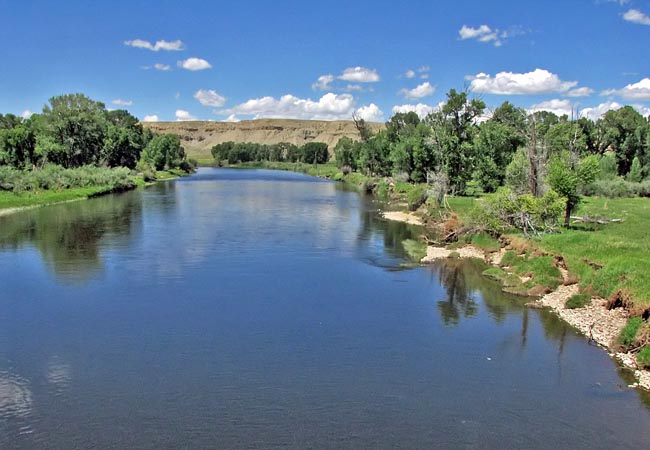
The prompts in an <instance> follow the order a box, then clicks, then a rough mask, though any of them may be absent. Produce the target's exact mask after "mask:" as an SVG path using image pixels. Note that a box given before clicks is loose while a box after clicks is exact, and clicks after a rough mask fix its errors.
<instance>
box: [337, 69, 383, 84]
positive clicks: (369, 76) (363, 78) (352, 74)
mask: <svg viewBox="0 0 650 450" xmlns="http://www.w3.org/2000/svg"><path fill="white" fill-rule="evenodd" d="M338 79H339V80H345V81H353V82H356V83H376V82H377V81H379V79H380V78H379V74H378V73H377V71H376V70H375V69H367V68H365V67H360V66H357V67H348V68H347V69H345V70H344V71H343V73H342V74H341V75H339V76H338Z"/></svg>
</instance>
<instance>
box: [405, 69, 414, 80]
mask: <svg viewBox="0 0 650 450" xmlns="http://www.w3.org/2000/svg"><path fill="white" fill-rule="evenodd" d="M404 76H405V77H406V78H408V79H409V80H410V79H411V78H415V70H407V71H406V73H405V74H404Z"/></svg>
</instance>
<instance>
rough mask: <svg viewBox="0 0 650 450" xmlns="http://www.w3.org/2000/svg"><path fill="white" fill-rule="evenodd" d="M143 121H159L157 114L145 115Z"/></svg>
mask: <svg viewBox="0 0 650 450" xmlns="http://www.w3.org/2000/svg"><path fill="white" fill-rule="evenodd" d="M142 121H143V122H158V121H159V119H158V116H157V115H156V114H151V115H149V116H144V119H142Z"/></svg>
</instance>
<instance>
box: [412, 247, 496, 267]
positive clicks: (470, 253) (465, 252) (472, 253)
mask: <svg viewBox="0 0 650 450" xmlns="http://www.w3.org/2000/svg"><path fill="white" fill-rule="evenodd" d="M452 254H455V255H457V256H458V257H459V258H479V259H483V260H484V259H485V255H484V254H483V252H482V251H480V250H479V249H478V248H476V247H474V246H473V245H466V246H464V247H461V248H458V249H454V250H450V249H448V248H446V247H436V246H434V245H429V246H428V247H427V256H425V257H424V258H422V260H421V262H423V263H430V262H433V261H436V260H438V259H446V258H449V257H450V256H451V255H452Z"/></svg>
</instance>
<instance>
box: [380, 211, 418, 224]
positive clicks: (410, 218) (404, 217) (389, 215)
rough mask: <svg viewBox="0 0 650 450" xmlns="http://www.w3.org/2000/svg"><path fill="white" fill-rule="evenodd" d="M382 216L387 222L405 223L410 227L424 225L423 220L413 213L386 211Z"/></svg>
mask: <svg viewBox="0 0 650 450" xmlns="http://www.w3.org/2000/svg"><path fill="white" fill-rule="evenodd" d="M382 216H383V217H384V219H387V220H394V221H396V222H404V223H408V224H410V225H424V223H423V222H422V219H420V218H419V217H418V216H416V215H415V214H413V213H406V212H400V211H384V212H382Z"/></svg>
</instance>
